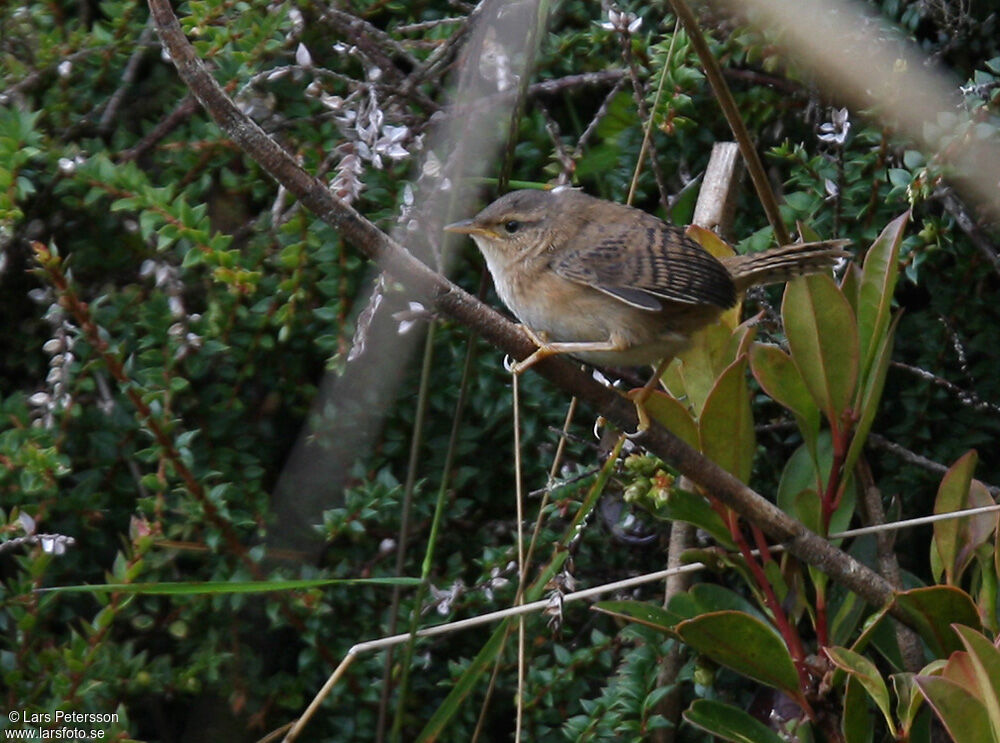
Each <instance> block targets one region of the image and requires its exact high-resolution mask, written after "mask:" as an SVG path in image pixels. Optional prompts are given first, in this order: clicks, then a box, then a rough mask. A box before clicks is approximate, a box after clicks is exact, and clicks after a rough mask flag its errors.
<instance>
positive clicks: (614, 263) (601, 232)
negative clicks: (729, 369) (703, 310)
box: [552, 217, 736, 312]
mask: <svg viewBox="0 0 1000 743" xmlns="http://www.w3.org/2000/svg"><path fill="white" fill-rule="evenodd" d="M571 244H574V245H579V246H580V247H579V248H571V249H570V250H568V251H567V252H564V253H563V254H561V255H559V256H558V257H556V258H555V259H554V260H553V262H552V267H553V269H554V270H555V272H556V273H557V274H559V275H560V276H562V277H563V278H566V279H569V280H571V281H576V282H579V283H581V284H588V285H589V286H592V287H594V288H595V289H599V290H600V291H602V292H604V293H606V294H609V295H611V296H613V297H615V298H617V299H620V300H621V301H623V302H625V303H627V304H630V305H632V306H633V307H638V308H639V309H644V310H649V311H651V312H656V311H659V310H660V309H662V308H663V302H662V301H661V300H669V301H671V302H681V303H684V304H713V305H716V306H718V307H722V308H727V307H731V306H732V305H733V303H734V302H735V301H736V291H735V288H734V286H733V279H732V277H731V276H730V275H729V272H728V271H727V270H726V267H725V266H723V265H722V263H720V262H719V261H718V260H716V259H715V258H714V257H713V256H712V255H711V254H710V253H708V252H707V251H705V250H704V249H703V248H702V247H701V246H699V245H698V244H697V243H695V242H694V241H693V240H691V239H690V238H689V237H687V236H686V235H684V233H683V232H682V231H681V229H680V228H679V227H675V226H673V225H668V224H666V223H665V222H661V221H660V220H658V219H655V218H654V217H650V218H649V219H648V220H647V219H643V220H636V221H635V222H633V223H632V224H631V228H630V229H628V230H625V229H618V230H616V229H613V228H609V227H608V226H606V225H596V224H593V223H591V224H589V225H587V226H585V227H583V228H582V229H581V230H580V231H579V232H578V233H577V235H575V236H574V238H573V239H572V241H571Z"/></svg>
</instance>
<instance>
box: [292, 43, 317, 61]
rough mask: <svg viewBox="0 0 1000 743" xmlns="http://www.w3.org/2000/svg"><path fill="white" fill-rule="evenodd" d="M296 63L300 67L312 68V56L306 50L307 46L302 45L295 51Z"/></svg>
mask: <svg viewBox="0 0 1000 743" xmlns="http://www.w3.org/2000/svg"><path fill="white" fill-rule="evenodd" d="M295 63H296V64H297V65H299V66H300V67H312V63H313V61H312V55H311V54H309V50H308V49H306V45H305V44H302V43H300V44H299V45H298V47H297V48H296V50H295Z"/></svg>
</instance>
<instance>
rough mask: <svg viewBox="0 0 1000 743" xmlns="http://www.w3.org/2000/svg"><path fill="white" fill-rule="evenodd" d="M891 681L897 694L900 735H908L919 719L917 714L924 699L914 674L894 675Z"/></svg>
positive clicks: (897, 717) (897, 716)
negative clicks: (915, 681)
mask: <svg viewBox="0 0 1000 743" xmlns="http://www.w3.org/2000/svg"><path fill="white" fill-rule="evenodd" d="M889 679H890V680H891V681H892V688H893V691H894V692H895V694H896V719H897V720H898V721H899V729H900V734H907V733H909V731H910V728H912V727H913V722H914V720H916V719H917V712H919V711H920V707H921V705H922V703H923V701H924V698H923V696H922V695H921V694H920V689H918V688H917V685H916V683H914V674H912V673H894V674H892V675H891V676H890V677H889Z"/></svg>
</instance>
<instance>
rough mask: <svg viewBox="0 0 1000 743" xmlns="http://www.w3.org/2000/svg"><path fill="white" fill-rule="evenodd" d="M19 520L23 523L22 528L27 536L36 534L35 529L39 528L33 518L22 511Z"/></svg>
mask: <svg viewBox="0 0 1000 743" xmlns="http://www.w3.org/2000/svg"><path fill="white" fill-rule="evenodd" d="M17 520H18V521H20V522H21V528H22V529H24V533H25V534H34V533H35V529H37V528H38V526H37V525H36V524H35V520H34V519H33V518H32V517H31V516H29V515H28V514H26V513H25V512H24V511H21V513H20V514H19V515H18V517H17Z"/></svg>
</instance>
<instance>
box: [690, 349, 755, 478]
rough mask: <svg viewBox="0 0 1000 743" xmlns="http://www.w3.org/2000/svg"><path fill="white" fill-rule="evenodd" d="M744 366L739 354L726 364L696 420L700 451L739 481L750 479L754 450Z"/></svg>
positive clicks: (744, 359) (751, 415)
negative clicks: (699, 437)
mask: <svg viewBox="0 0 1000 743" xmlns="http://www.w3.org/2000/svg"><path fill="white" fill-rule="evenodd" d="M746 366H747V360H746V356H742V357H740V358H739V359H737V360H736V361H734V362H733V363H732V364H730V365H729V366H728V367H727V368H726V370H725V371H724V372H723V373H722V376H720V377H719V378H718V379H717V380H716V381H715V385H714V386H713V387H712V391H711V392H710V393H709V395H708V398H707V399H706V400H705V407H704V408H703V409H702V411H701V417H700V418H699V420H698V430H699V433H700V436H701V450H702V452H704V454H705V456H707V457H708V458H709V459H711V460H712V461H713V462H715V463H716V464H718V465H719V466H720V467H722V468H723V469H724V470H726V471H727V472H729V473H730V474H732V475H734V476H735V477H737V478H738V479H739V480H740V481H741V482H749V481H750V474H751V472H752V471H753V456H754V452H755V451H756V437H755V434H754V428H753V410H752V409H751V408H750V390H749V388H748V387H747V383H746V379H745V376H746Z"/></svg>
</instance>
